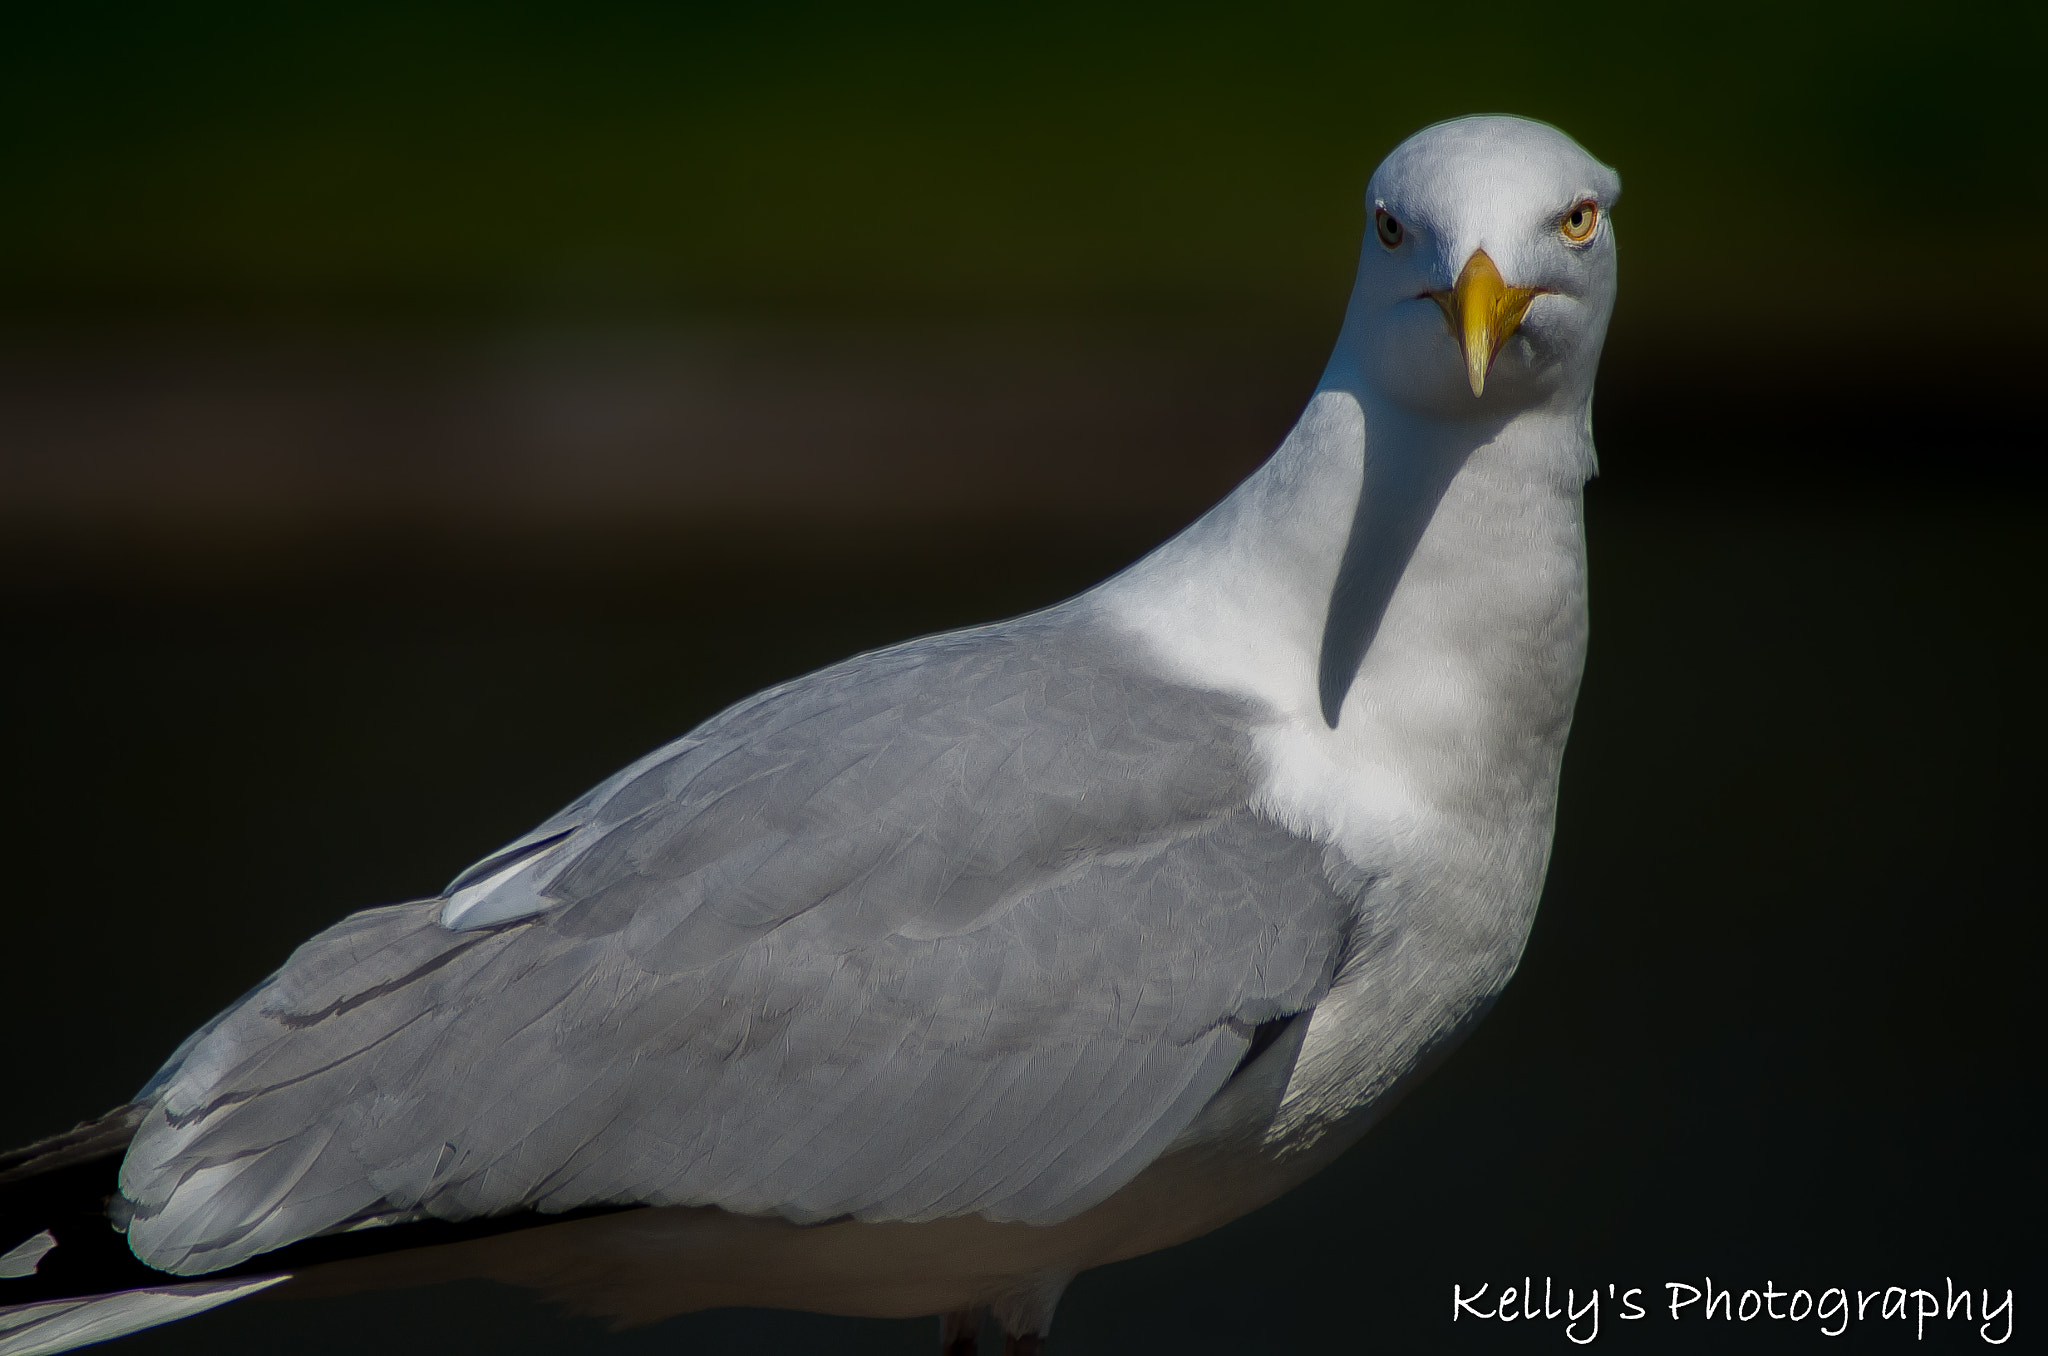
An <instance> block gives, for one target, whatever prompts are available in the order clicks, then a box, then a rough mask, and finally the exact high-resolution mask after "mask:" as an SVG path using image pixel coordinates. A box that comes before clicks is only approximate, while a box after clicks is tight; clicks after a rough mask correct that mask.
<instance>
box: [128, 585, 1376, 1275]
mask: <svg viewBox="0 0 2048 1356" xmlns="http://www.w3.org/2000/svg"><path fill="white" fill-rule="evenodd" d="M1114 656H1115V651H1114V650H1113V649H1112V648H1111V647H1109V646H1107V645H1104V644H1102V643H1100V641H1098V640H1095V639H1092V638H1091V636H1090V632H1089V628H1088V626H1087V624H1086V623H1085V622H1083V621H1078V620H1077V619H1076V618H1075V616H1074V614H1073V613H1072V612H1071V611H1067V612H1057V613H1053V614H1040V616H1038V617H1035V618H1026V619H1023V620H1021V621H1018V622H1012V623H1007V624H1005V625H1003V626H999V627H990V628H984V629H981V630H978V631H970V632H962V633H955V634H952V635H948V636H940V637H934V638H929V639H926V640H923V641H917V642H912V643H911V644H909V645H905V646H900V647H897V648H895V649H893V650H885V651H881V652H878V653H875V654H871V655H867V656H862V657H860V658H858V659H855V660H850V661H848V662H846V663H845V664H842V665H839V666H837V667H835V668H832V669H827V670H824V671H822V672H821V673H818V674H814V675H812V676H810V677H809V678H806V679H802V680H799V681H797V682H795V683H791V684H788V685H785V686H783V687H780V688H776V689H771V690H770V691H768V692H765V693H763V694H761V695H759V696H757V697H755V698H752V699H750V700H749V701H747V702H744V703H741V704H740V705H739V706H736V707H734V708H732V709H730V710H728V711H727V712H725V713H723V714H722V715H720V716H717V717H715V718H713V719H712V720H711V721H709V722H707V723H706V724H705V725H703V726H702V727H700V728H699V729H697V730H696V731H694V732H692V733H691V734H690V735H689V736H687V737H685V738H683V739H681V740H679V741H677V742H676V743H674V744H672V745H670V746H669V747H667V748H665V749H663V750H661V751H659V752H658V753H656V754H654V755H652V756H650V757H649V758H646V759H643V760H642V761H641V762H639V763H637V764H635V765H634V766H632V767H630V768H628V769H627V770H626V771H625V772H623V773H621V774H620V775H619V776H617V777H614V778H613V779H612V780H611V781H609V782H606V783H605V784H604V785H602V786H600V787H598V788H597V789H596V790H595V791H593V792H592V793H590V794H589V795H587V796H585V797H584V798H583V799H582V800H580V801H578V802H576V803H575V804H574V805H572V806H570V807H569V808H568V809H567V810H565V811H564V812H563V813H562V814H560V815H558V816H556V817H555V819H553V820H551V821H549V822H548V823H547V824H545V825H543V826H541V828H540V829H539V830H536V831H535V833H533V834H530V835H528V836H527V838H525V839H522V840H519V841H518V842H516V843H514V844H512V845H511V846H510V847H509V848H507V849H506V850H505V851H503V852H501V853H499V854H496V855H495V856H494V857H492V858H489V859H486V861H484V862H483V863H480V864H479V866H478V867H477V868H474V869H473V870H472V871H470V872H467V873H465V875H464V876H463V877H461V878H458V880H457V882H456V884H455V886H454V887H451V892H450V896H449V897H448V898H447V899H444V900H431V901H425V902H421V903H416V904H404V905H398V906H394V907H391V908H384V909H373V910H370V911H368V912H365V913H360V914H356V915H354V916H352V917H350V918H348V919H346V920H344V921H343V922H342V923H340V924H338V925H337V926H335V927H334V928H331V929H329V930H328V931H327V932H325V933H322V934H321V935H320V936H318V937H315V938H314V939H313V940H312V941H310V942H308V943H306V944H305V945H304V946H303V947H301V948H300V949H299V950H298V952H297V953H296V954H294V955H293V957H292V958H291V960H290V961H289V962H288V963H287V964H286V965H285V967H284V968H283V969H282V970H281V971H279V972H278V974H277V975H276V976H274V977H273V978H272V979H271V980H270V981H269V982H268V983H266V984H265V985H263V986H262V987H261V988H259V989H258V990H257V991H256V992H255V993H254V994H252V995H251V996H250V997H249V998H248V999H246V1000H245V1001H244V1002H243V1003H242V1004H240V1005H239V1006H238V1007H236V1008H234V1009H232V1010H231V1011H230V1012H229V1013H227V1014H226V1015H225V1016H224V1017H223V1018H221V1019H219V1021H218V1024H217V1025H216V1026H215V1027H214V1028H213V1029H212V1030H211V1031H208V1032H205V1033H204V1034H203V1035H202V1037H201V1038H200V1039H198V1040H197V1041H196V1043H194V1044H193V1045H192V1047H191V1049H190V1050H189V1052H187V1053H186V1054H185V1057H184V1060H183V1063H182V1064H181V1065H180V1066H179V1067H178V1068H177V1069H176V1071H175V1072H174V1073H172V1074H171V1075H170V1076H169V1077H168V1079H167V1080H165V1081H164V1082H163V1084H162V1086H161V1092H160V1095H159V1098H158V1101H157V1104H156V1105H155V1106H154V1108H153V1109H152V1111H151V1113H150V1115H149V1118H148V1120H147V1121H146V1122H145V1123H144V1125H143V1127H142V1129H141V1130H140V1132H139V1133H138V1134H137V1136H136V1139H135V1143H134V1147H133V1149H132V1151H131V1152H130V1154H129V1157H128V1159H127V1162H126V1164H125V1165H124V1167H123V1169H122V1174H121V1189H122V1193H123V1195H124V1197H125V1198H126V1199H127V1201H128V1202H131V1203H132V1207H133V1213H132V1217H131V1219H130V1221H129V1240H130V1244H131V1246H132V1247H133V1248H134V1250H135V1251H136V1253H137V1255H138V1256H140V1257H141V1258H142V1259H143V1260H145V1261H147V1262H149V1263H150V1264H152V1265H154V1266H157V1267H161V1268H163V1269H165V1270H168V1271H173V1272H177V1273H181V1274H193V1273H198V1272H204V1271H211V1270H216V1269H219V1268H221V1267H226V1266H231V1265H234V1264H235V1263H237V1262H240V1261H242V1260H244V1259H246V1258H248V1257H250V1256H252V1255H254V1254H256V1253H258V1252H262V1251H265V1250H268V1249H271V1248H275V1247H279V1246H282V1245H283V1244H286V1243H289V1242H292V1241H295V1240H297V1239H300V1238H305V1237H308V1236H310V1235H312V1234H315V1233H318V1232H321V1231H324V1230H330V1229H333V1228H336V1227H347V1226H350V1225H352V1224H354V1223H360V1222H366V1221H373V1220H377V1219H380V1218H393V1217H403V1216H405V1215H407V1214H419V1213H426V1214H431V1215H434V1216H438V1217H441V1218H449V1219H459V1218H466V1217H471V1216H477V1215H487V1214H492V1213H499V1212H503V1211H506V1210H511V1209H517V1208H521V1207H526V1206H532V1207H537V1208H538V1209H540V1210H543V1211H559V1210H567V1209H573V1208H576V1207H579V1206H583V1205H590V1204H599V1203H644V1204H651V1205H716V1206H721V1207H724V1208H726V1209H729V1210H734V1211H740V1212H746V1213H769V1212H773V1213H778V1214H781V1215H783V1216H785V1217H788V1218H790V1219H793V1220H796V1221H799V1222H810V1221H818V1220H824V1219H830V1218H834V1217H839V1216H853V1217H855V1218H859V1219H863V1220H927V1219H934V1218H939V1217H944V1216H950V1215H961V1214H977V1213H978V1214H981V1215H984V1216H987V1217H989V1218H991V1219H998V1220H1024V1221H1029V1222H1033V1223H1047V1222H1052V1221H1056V1220H1059V1219H1062V1218H1066V1217H1068V1216H1070V1215H1072V1214H1075V1213H1077V1212H1079V1211H1080V1210H1083V1209H1085V1208H1087V1207H1088V1206H1090V1205H1092V1204H1094V1203H1096V1202H1098V1201H1100V1200H1101V1199H1103V1198H1104V1197H1106V1196H1108V1195H1109V1194H1110V1193H1111V1192H1113V1191H1115V1190H1116V1189H1117V1188H1118V1187H1119V1186H1121V1185H1123V1184H1124V1183H1125V1182H1126V1181H1128V1180H1129V1179H1130V1178H1131V1177H1132V1176H1134V1175H1135V1174H1136V1173H1137V1172H1138V1171H1139V1170H1140V1169H1141V1168H1143V1167H1144V1166H1145V1164H1146V1163H1148V1162H1150V1161H1151V1160H1152V1159H1153V1158H1154V1157H1156V1156H1157V1155H1158V1153H1159V1152H1160V1151H1161V1150H1162V1149H1163V1148H1164V1147H1165V1145H1166V1144H1167V1143H1168V1142H1169V1141H1171V1140H1172V1139H1173V1137H1174V1136H1175V1135H1176V1134H1178V1133H1179V1132H1180V1131H1181V1130H1182V1129H1183V1128H1185V1127H1186V1126H1187V1124H1188V1123H1189V1122H1190V1121H1191V1120H1192V1119H1193V1117H1194V1116H1195V1114H1196V1113H1197V1112H1198V1111H1199V1110H1200V1109H1201V1107H1202V1106H1203V1104H1204V1103H1205V1102H1207V1101H1208V1100H1209V1099H1210V1097H1212V1096H1213V1095H1214V1094H1215V1093H1216V1091H1217V1090H1218V1089H1219V1088H1220V1087H1221V1086H1222V1085H1223V1083H1224V1082H1225V1081H1226V1080H1227V1079H1228V1078H1229V1076H1230V1073H1231V1071H1232V1069H1233V1068H1234V1066H1235V1065H1236V1064H1237V1062H1238V1060H1239V1058H1240V1057H1241V1055H1242V1054H1243V1052H1244V1051H1245V1049H1246V1046H1247V1043H1248V1040H1249V1037H1250V1033H1251V1030H1252V1028H1253V1027H1254V1026H1256V1025H1257V1024H1258V1023H1260V1022H1263V1021H1267V1020H1270V1019H1272V1018H1275V1017H1280V1016H1284V1015H1286V1014H1289V1013H1293V1012H1298V1011H1301V1010H1303V1009H1305V1008H1308V1007H1310V1006H1312V1005H1313V1004H1314V1003H1315V1002H1316V1001H1317V1000H1318V999H1319V998H1320V997H1321V996H1322V995H1323V993H1324V992H1325V991H1326V990H1327V988H1328V985H1329V983H1330V978H1331V975H1332V972H1333V969H1334V967H1335V965H1336V962H1337V960H1338V957H1339V952H1340V951H1341V949H1342V947H1343V944H1344V939H1345V936H1346V933H1347V929H1348V926H1349V920H1350V917H1351V910H1352V906H1351V904H1350V902H1349V900H1348V898H1347V892H1345V891H1343V890H1340V889H1338V888H1337V887H1335V886H1334V885H1333V884H1332V875H1331V871H1330V869H1329V867H1328V866H1326V863H1325V860H1324V852H1323V850H1322V849H1321V848H1318V847H1316V846H1314V845H1312V844H1310V843H1307V842H1305V841H1303V840H1301V839H1299V838H1296V837H1295V836H1293V835H1291V834H1289V833H1287V832H1285V831H1284V830H1282V829H1280V828H1279V827H1277V826H1275V825H1273V824H1271V823H1268V822H1266V821H1264V820H1262V819H1260V818H1259V817H1258V816H1257V815H1256V814H1255V813H1254V812H1253V811H1252V810H1251V809H1250V808H1249V806H1248V800H1249V795H1250V788H1251V782H1250V771H1249V767H1248V765H1247V759H1248V756H1249V755H1248V740H1247V734H1246V723H1245V715H1244V713H1243V712H1242V711H1241V710H1239V709H1237V708H1236V707H1235V706H1234V705H1233V704H1232V702H1231V701H1230V700H1228V699H1225V698H1222V697H1219V696H1216V695H1215V694H1203V693H1196V692H1192V691H1187V690H1180V689H1175V688H1173V687H1171V686H1168V685H1165V684H1163V683H1162V682H1160V681H1159V680H1158V679H1157V678H1156V677H1148V676H1145V675H1142V674H1139V673H1136V672H1133V671H1132V670H1131V669H1130V667H1129V666H1128V664H1127V663H1122V662H1119V661H1118V660H1117V659H1116V658H1115V657H1114ZM444 912H445V913H447V914H448V915H449V920H450V922H452V924H453V926H450V925H448V924H445V923H444V922H443V918H442V915H443V914H444Z"/></svg>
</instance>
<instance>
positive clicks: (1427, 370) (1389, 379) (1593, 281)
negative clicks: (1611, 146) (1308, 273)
mask: <svg viewBox="0 0 2048 1356" xmlns="http://www.w3.org/2000/svg"><path fill="white" fill-rule="evenodd" d="M1620 194H1621V177H1620V176H1619V175H1617V174H1616V173H1615V172H1614V171H1613V170H1611V169H1609V168H1607V167H1606V166H1605V165H1603V164H1601V163H1600V162H1599V161H1597V160H1595V159H1593V157H1592V156H1590V155H1587V154H1586V152H1585V151H1584V150H1582V149H1580V147H1579V145H1578V143H1576V142H1574V141H1573V140H1572V139H1571V138H1570V137H1567V136H1566V135H1564V133H1562V132H1560V131H1558V130H1557V129H1556V128H1554V127H1548V126H1545V125H1544V124H1542V123H1540V122H1531V121H1529V120H1528V119H1526V118H1510V117H1476V118H1459V119H1457V120H1455V121H1452V122H1444V123H1438V124H1437V125H1436V126H1434V127H1430V128H1426V129H1424V130H1423V131H1420V132H1417V133H1416V134H1415V135H1414V136H1412V137H1410V138H1408V140H1406V141H1404V142H1402V143H1401V145H1400V146H1398V147H1396V148H1395V150H1394V153H1393V154H1392V155H1389V156H1388V157H1387V158H1386V160H1385V161H1384V162H1383V163H1382V164H1381V165H1380V167H1379V169H1378V170H1377V171H1375V172H1374V174H1373V176H1372V182H1371V184H1369V185H1368V186H1367V188H1366V191H1365V207H1366V215H1367V218H1368V222H1367V227H1366V232H1365V245H1364V248H1363V250H1362V251H1361V252H1360V256H1359V262H1358V281H1357V284H1356V285H1355V286H1354V287H1353V289H1352V294H1351V307H1350V310H1349V311H1348V313H1347V314H1346V316H1345V321H1344V334H1343V336H1342V338H1341V339H1340V340H1339V342H1338V347H1337V353H1336V355H1335V357H1334V358H1333V359H1332V360H1331V371H1330V373H1329V376H1328V377H1327V378H1326V381H1327V380H1335V381H1336V382H1339V383H1341V384H1344V385H1350V384H1351V383H1352V382H1354V381H1355V382H1360V383H1362V384H1363V386H1364V387H1365V388H1366V389H1368V390H1370V391H1372V392H1374V393H1375V394H1378V395H1380V396H1381V397H1383V398H1386V399H1389V400H1392V401H1394V402H1395V403H1397V404H1400V405H1403V406H1406V407H1408V408H1410V409H1413V410H1416V411H1417V412H1418V413H1423V414H1427V415H1430V416H1435V417H1451V418H1474V417H1483V418H1494V419H1497V418H1500V417H1502V416H1503V415H1507V414H1511V413H1512V412H1514V411H1515V410H1519V409H1526V408H1528V407H1530V406H1532V405H1537V404H1541V403H1544V402H1546V401H1549V400H1552V399H1555V398H1557V397H1559V396H1563V397H1565V398H1568V399H1575V400H1583V399H1584V398H1586V397H1587V396H1589V395H1590V393H1591V390H1592V383H1593V373H1594V369H1595V368H1596V367H1597V366H1598V365H1599V359H1600V344H1601V341H1602V339H1604V338H1605V337H1606V333H1607V317H1608V315H1609V314H1610V313H1611V312H1612V311H1613V309H1614V225H1613V222H1612V221H1611V220H1610V219H1609V215H1608V214H1609V212H1610V211H1611V210H1612V208H1613V206H1614V201H1615V199H1616V198H1617V197H1619V196H1620Z"/></svg>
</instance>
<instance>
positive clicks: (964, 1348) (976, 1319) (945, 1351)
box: [939, 1309, 987, 1356]
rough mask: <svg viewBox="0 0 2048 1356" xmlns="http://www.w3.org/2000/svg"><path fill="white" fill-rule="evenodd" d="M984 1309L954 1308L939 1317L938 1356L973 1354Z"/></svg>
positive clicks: (972, 1355) (979, 1335)
mask: <svg viewBox="0 0 2048 1356" xmlns="http://www.w3.org/2000/svg"><path fill="white" fill-rule="evenodd" d="M986 1312H987V1311H986V1310H984V1309H955V1310H954V1311H953V1312H952V1313H950V1314H942V1315H941V1316H940V1317H939V1356H974V1348H975V1345H976V1342H977V1340H978V1339H979V1338H980V1337H981V1319H982V1315H983V1314H985V1313H986Z"/></svg>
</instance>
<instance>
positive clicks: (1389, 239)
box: [1372, 207, 1402, 249]
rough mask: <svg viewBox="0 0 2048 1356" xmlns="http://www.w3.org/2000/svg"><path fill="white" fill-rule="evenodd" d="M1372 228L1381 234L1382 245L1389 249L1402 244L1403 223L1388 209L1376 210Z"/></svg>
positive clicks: (1373, 215)
mask: <svg viewBox="0 0 2048 1356" xmlns="http://www.w3.org/2000/svg"><path fill="white" fill-rule="evenodd" d="M1372 228H1373V229H1374V230H1375V231H1378V232H1379V235H1380V243H1381V244H1382V245H1385V246H1386V247H1387V248H1388V249H1392V248H1394V246H1396V245H1398V244H1400V243H1401V235H1402V231H1401V223H1400V222H1399V221H1397V220H1395V219H1394V214H1393V213H1392V212H1389V211H1388V210H1387V209H1386V208H1384V207H1380V208H1376V209H1374V211H1373V214H1372Z"/></svg>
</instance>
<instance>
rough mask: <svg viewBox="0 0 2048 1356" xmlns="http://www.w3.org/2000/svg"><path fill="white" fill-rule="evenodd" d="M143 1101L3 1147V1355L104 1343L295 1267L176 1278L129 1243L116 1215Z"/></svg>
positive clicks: (34, 1355)
mask: <svg viewBox="0 0 2048 1356" xmlns="http://www.w3.org/2000/svg"><path fill="white" fill-rule="evenodd" d="M144 1110H145V1109H144V1108H143V1107H142V1106H140V1105H138V1104H134V1103H131V1104H129V1105H127V1106H122V1107H116V1108H115V1109H114V1110H112V1111H109V1112H108V1113H107V1114H106V1115H104V1116H101V1117H100V1118H98V1119H97V1120H91V1121H86V1122H84V1123H82V1124H80V1125H78V1126H75V1127H74V1128H72V1129H71V1130H68V1131H66V1132H65V1133H63V1134H61V1135H53V1136H51V1137H50V1138H49V1139H45V1140H38V1141H37V1142H36V1143H34V1144H31V1145H29V1146H28V1147H27V1148H25V1149H16V1150H15V1151H13V1152H12V1153H0V1356H44V1353H47V1352H56V1351H69V1350H71V1349H72V1348H74V1347H82V1346H87V1345H89V1344H91V1343H93V1342H104V1341H107V1340H108V1339H109V1338H114V1337H120V1336H122V1335H124V1334H126V1333H131V1332H137V1331H140V1330H141V1329H143V1328H153V1327H155V1326H156V1325H157V1324H159V1323H169V1322H171V1321H172V1320H173V1319H179V1318H185V1317H188V1316H190V1315H192V1314H196V1313H201V1312H203V1311H205V1310H207V1309H211V1308H213V1307H214V1306H216V1305H220V1304H226V1303H227V1302H228V1301H229V1300H232V1299H240V1298H241V1297H242V1296H244V1295H249V1294H253V1293H255V1292H256V1291H258V1290H262V1289H265V1288H267V1287H269V1286H272V1285H275V1284H277V1283H278V1282H279V1281H283V1280H288V1279H289V1277H288V1276H286V1275H275V1274H274V1275H268V1276H248V1275H242V1276H234V1277H224V1278H215V1279H211V1280H203V1281H177V1280H174V1279H172V1278H171V1277H168V1276H165V1275H164V1274H163V1273H161V1272H158V1271H153V1270H151V1269H150V1268H148V1267H146V1266H144V1265H143V1264H142V1263H141V1262H139V1261H137V1260H136V1259H135V1257H134V1255H133V1254H132V1253H130V1252H129V1251H128V1244H127V1240H126V1239H124V1238H123V1237H122V1236H121V1235H120V1234H119V1233H118V1232H116V1231H115V1229H114V1227H113V1224H112V1223H111V1221H110V1220H109V1218H108V1215H107V1200H108V1198H109V1197H110V1196H112V1195H113V1194H114V1189H115V1185H116V1182H115V1179H116V1175H117V1174H118V1173H119V1172H120V1168H121V1157H122V1155H123V1154H125V1153H127V1151H128V1141H129V1140H131V1139H133V1138H134V1136H135V1127H136V1126H138V1125H140V1124H141V1123H142V1117H143V1113H144Z"/></svg>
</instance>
